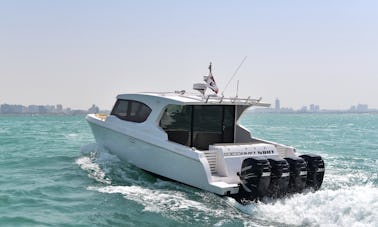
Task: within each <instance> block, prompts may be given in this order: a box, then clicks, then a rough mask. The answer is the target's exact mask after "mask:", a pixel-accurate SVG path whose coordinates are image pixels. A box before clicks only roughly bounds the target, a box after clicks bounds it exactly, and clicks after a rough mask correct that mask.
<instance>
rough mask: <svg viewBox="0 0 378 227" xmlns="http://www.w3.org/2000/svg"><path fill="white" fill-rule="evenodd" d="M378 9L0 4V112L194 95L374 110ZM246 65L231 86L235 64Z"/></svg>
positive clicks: (371, 5)
mask: <svg viewBox="0 0 378 227" xmlns="http://www.w3.org/2000/svg"><path fill="white" fill-rule="evenodd" d="M377 12H378V1H376V0H366V1H353V0H334V1H238V0H237V1H216V2H215V1H198V0H193V1H173V0H167V1H145V0H141V1H106V2H105V1H90V0H82V1H74V0H67V1H46V0H34V1H29V0H17V1H0V14H1V20H0V30H1V34H2V35H1V36H0V50H1V51H0V79H1V83H0V103H5V102H9V103H22V104H23V105H32V104H35V103H61V104H62V105H64V106H71V107H72V108H74V109H85V108H86V105H87V104H88V103H97V104H98V105H99V106H101V107H103V108H104V109H110V108H111V106H112V105H113V104H114V102H115V97H116V96H117V95H118V94H121V93H133V92H144V91H174V90H186V91H191V90H192V85H193V83H197V82H202V79H203V76H204V75H206V74H207V67H208V64H209V62H210V61H211V62H213V75H214V77H215V81H216V82H217V84H218V87H219V89H220V93H222V92H224V94H225V96H227V97H230V96H234V95H235V93H236V84H237V81H238V80H239V81H240V83H239V93H238V94H239V97H248V96H251V97H253V98H259V97H263V101H264V102H268V103H271V104H273V105H274V101H275V97H280V98H281V100H285V103H286V104H287V106H291V107H293V108H295V109H298V108H301V106H302V105H303V104H304V103H310V104H311V103H314V104H315V103H316V104H317V105H319V106H321V107H322V108H325V109H348V108H349V107H350V105H352V104H353V103H355V105H356V104H358V103H368V104H369V105H370V106H371V108H378V101H377V99H376V98H377V97H378V89H377V88H376V85H377V84H378V64H377V63H376V59H378V29H377V28H378V13H377ZM244 56H247V60H246V61H245V63H244V64H243V66H242V67H241V68H240V70H239V71H238V73H237V75H236V76H235V79H234V80H233V81H231V83H230V85H229V86H228V89H227V90H226V91H224V87H225V85H226V84H227V82H228V81H229V79H230V78H231V76H232V75H233V73H234V72H235V70H236V68H237V66H238V65H239V64H240V62H241V60H242V59H243V58H244Z"/></svg>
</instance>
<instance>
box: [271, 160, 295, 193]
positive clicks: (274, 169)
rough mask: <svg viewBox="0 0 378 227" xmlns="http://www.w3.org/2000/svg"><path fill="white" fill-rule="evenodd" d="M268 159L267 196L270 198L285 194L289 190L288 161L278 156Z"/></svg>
mask: <svg viewBox="0 0 378 227" xmlns="http://www.w3.org/2000/svg"><path fill="white" fill-rule="evenodd" d="M268 160H269V163H270V166H271V175H270V185H269V190H268V196H270V197H272V198H278V197H282V196H285V195H286V193H287V192H288V190H289V182H290V167H289V163H288V162H287V161H286V160H285V159H283V158H279V157H274V158H269V159H268Z"/></svg>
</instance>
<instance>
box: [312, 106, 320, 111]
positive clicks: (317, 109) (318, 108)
mask: <svg viewBox="0 0 378 227" xmlns="http://www.w3.org/2000/svg"><path fill="white" fill-rule="evenodd" d="M319 111H320V107H319V105H315V104H311V105H310V112H319Z"/></svg>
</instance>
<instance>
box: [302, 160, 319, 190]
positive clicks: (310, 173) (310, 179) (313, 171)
mask: <svg viewBox="0 0 378 227" xmlns="http://www.w3.org/2000/svg"><path fill="white" fill-rule="evenodd" d="M300 157H301V158H303V159H304V160H305V161H306V164H307V180H306V187H309V188H313V189H314V190H318V189H319V188H320V186H321V185H322V183H323V178H324V171H325V168H324V161H323V159H322V157H321V156H319V155H315V154H304V155H301V156H300Z"/></svg>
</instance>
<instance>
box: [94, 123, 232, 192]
mask: <svg viewBox="0 0 378 227" xmlns="http://www.w3.org/2000/svg"><path fill="white" fill-rule="evenodd" d="M87 120H88V119H87ZM88 122H89V125H90V127H91V129H92V132H93V135H94V137H95V140H96V143H97V144H99V145H101V146H102V147H104V148H106V149H107V150H109V151H110V152H111V153H112V154H115V155H117V156H118V157H119V158H120V159H121V160H122V161H125V162H129V163H131V164H133V165H135V166H137V167H138V168H141V169H143V170H146V171H148V172H151V173H154V174H157V175H160V176H163V177H166V178H169V179H172V180H175V181H178V182H181V183H184V184H187V185H190V186H193V187H197V188H200V189H203V190H206V191H210V192H213V193H216V194H219V195H225V194H227V193H231V192H233V193H236V192H237V189H236V188H234V189H232V190H230V189H229V190H224V189H222V188H219V187H216V186H214V185H212V184H211V183H210V181H209V179H211V172H210V169H209V168H207V169H206V168H205V165H204V164H203V163H202V162H207V160H206V158H205V157H204V155H200V154H199V155H198V157H197V159H195V158H193V157H190V156H185V155H182V154H180V153H178V152H175V151H173V150H169V149H167V148H163V147H161V146H157V145H155V144H153V143H151V141H145V140H142V139H140V138H135V137H132V136H130V135H126V134H124V133H121V132H118V131H116V130H113V129H110V128H108V127H105V126H103V125H101V123H97V122H93V121H92V120H88ZM167 143H170V142H169V141H168V142H167ZM184 149H188V150H189V151H191V149H190V148H186V147H185V148H184ZM235 190H236V191H235Z"/></svg>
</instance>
